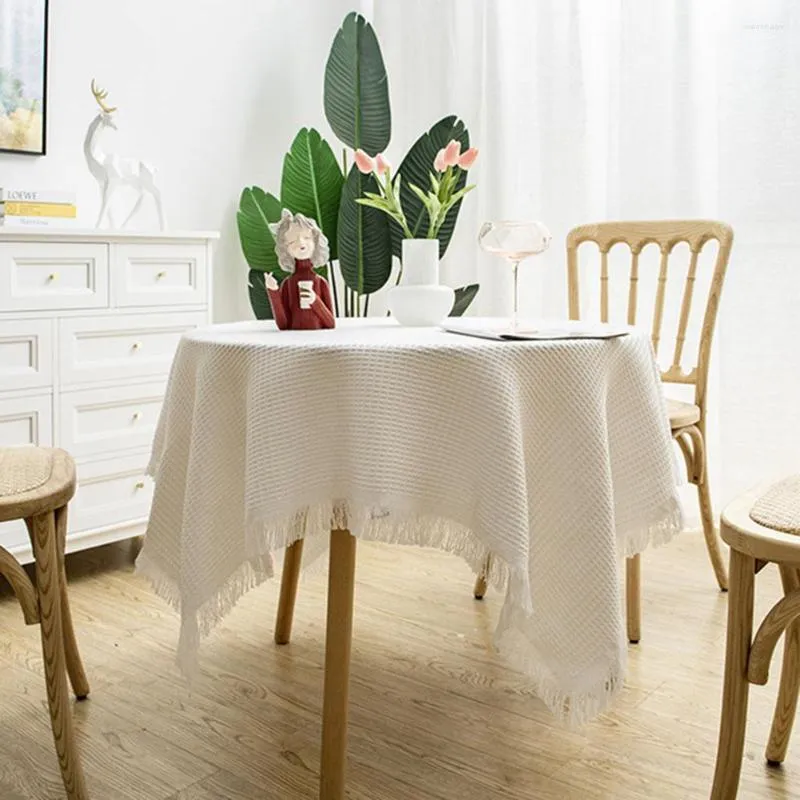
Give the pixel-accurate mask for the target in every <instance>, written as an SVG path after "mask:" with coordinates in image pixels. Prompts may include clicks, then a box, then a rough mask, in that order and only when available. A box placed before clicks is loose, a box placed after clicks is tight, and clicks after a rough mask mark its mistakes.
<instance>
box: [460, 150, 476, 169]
mask: <svg viewBox="0 0 800 800" xmlns="http://www.w3.org/2000/svg"><path fill="white" fill-rule="evenodd" d="M477 158H478V148H477V147H470V149H469V150H467V151H466V152H465V153H462V154H461V156H460V157H459V159H458V166H459V167H461V169H469V168H470V167H471V166H472V165H473V164H474V163H475V160H476V159H477Z"/></svg>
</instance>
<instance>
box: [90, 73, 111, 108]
mask: <svg viewBox="0 0 800 800" xmlns="http://www.w3.org/2000/svg"><path fill="white" fill-rule="evenodd" d="M92 94H93V95H94V99H95V100H97V105H99V106H100V108H102V109H103V111H105V113H106V114H113V113H114V112H115V111H116V110H117V107H116V106H114V107H113V108H109V107H108V106H107V105H106V103H105V100H106V97H108V92H107V91H105V90H104V89H100V88H99V87H98V86H97V84H96V83H95V81H94V78H92Z"/></svg>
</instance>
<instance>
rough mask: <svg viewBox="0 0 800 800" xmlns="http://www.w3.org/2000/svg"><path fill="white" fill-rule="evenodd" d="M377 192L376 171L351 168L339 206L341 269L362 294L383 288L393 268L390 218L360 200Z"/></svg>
mask: <svg viewBox="0 0 800 800" xmlns="http://www.w3.org/2000/svg"><path fill="white" fill-rule="evenodd" d="M365 191H366V192H377V191H378V182H377V181H376V180H375V177H374V176H373V175H362V174H361V173H360V172H359V171H358V169H357V167H356V165H355V164H353V166H352V167H351V168H350V172H349V173H348V175H347V180H346V181H345V184H344V188H343V189H342V202H341V204H340V206H339V269H340V270H341V272H342V277H343V278H344V281H345V283H346V284H347V285H348V286H349V287H350V288H351V289H353V290H355V291H356V292H358V293H359V294H372V293H373V292H377V291H378V289H381V288H382V287H383V286H384V285H385V284H386V281H388V280H389V275H390V274H391V272H392V242H391V238H390V236H389V218H388V217H387V216H386V214H384V213H383V212H382V211H378V209H376V208H369V207H367V206H362V205H360V204H359V203H356V199H357V198H359V197H363V196H364V192H365Z"/></svg>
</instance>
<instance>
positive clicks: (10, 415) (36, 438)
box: [0, 340, 53, 550]
mask: <svg viewBox="0 0 800 800" xmlns="http://www.w3.org/2000/svg"><path fill="white" fill-rule="evenodd" d="M0 341H1V340H0ZM52 402H53V401H52V397H51V396H50V395H49V394H44V395H36V396H33V397H17V398H13V399H11V398H0V447H22V446H23V445H27V444H36V445H40V446H42V447H52V445H53V425H52ZM29 543H30V540H29V539H28V531H27V530H26V528H25V523H24V522H22V521H21V520H12V521H11V522H2V523H0V547H5V548H6V549H7V550H15V549H17V548H19V547H24V546H27V545H28V544H29Z"/></svg>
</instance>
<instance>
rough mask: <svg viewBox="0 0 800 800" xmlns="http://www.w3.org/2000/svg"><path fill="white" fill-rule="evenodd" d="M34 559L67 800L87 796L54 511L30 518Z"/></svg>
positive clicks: (50, 700)
mask: <svg viewBox="0 0 800 800" xmlns="http://www.w3.org/2000/svg"><path fill="white" fill-rule="evenodd" d="M30 529H31V531H32V535H31V541H32V544H33V554H34V557H35V559H36V591H37V594H38V598H39V614H40V626H41V631H42V649H43V651H44V673H45V680H46V684H47V703H48V706H49V708H50V721H51V724H52V728H53V739H54V740H55V745H56V753H57V754H58V763H59V766H60V767H61V776H62V778H63V780H64V787H65V789H66V791H67V797H68V798H69V800H88V794H87V792H86V785H85V783H84V779H83V772H82V771H81V766H80V761H79V759H78V753H77V750H76V747H75V736H74V733H73V730H72V716H71V711H70V702H69V693H68V691H67V674H66V659H65V655H64V636H63V631H62V613H61V585H60V574H59V573H60V566H59V561H60V559H59V555H58V544H57V539H56V525H55V515H54V514H53V513H47V514H42V515H40V516H37V517H34V518H33V519H32V520H31V521H30Z"/></svg>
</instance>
